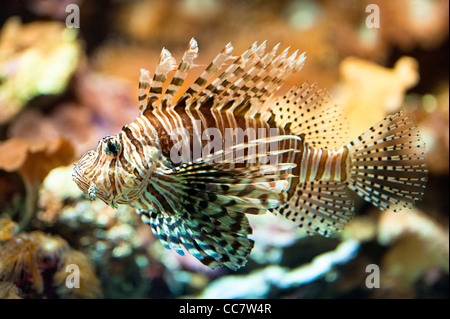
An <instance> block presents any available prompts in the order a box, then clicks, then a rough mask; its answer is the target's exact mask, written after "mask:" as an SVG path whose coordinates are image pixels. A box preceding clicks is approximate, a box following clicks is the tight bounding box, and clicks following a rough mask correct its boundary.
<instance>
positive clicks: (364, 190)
mask: <svg viewBox="0 0 450 319" xmlns="http://www.w3.org/2000/svg"><path fill="white" fill-rule="evenodd" d="M347 148H348V149H349V151H350V153H351V157H352V162H351V174H350V178H349V180H348V182H347V184H348V187H349V188H350V189H352V190H354V191H355V192H357V193H358V195H359V196H361V197H362V198H363V199H364V200H366V201H369V202H371V203H372V204H373V205H375V206H377V207H379V208H380V209H381V210H387V209H391V210H393V211H398V210H400V209H402V208H405V207H406V208H410V207H411V206H412V205H414V203H415V202H416V201H418V200H420V199H421V198H422V196H423V192H424V190H425V184H426V182H427V165H426V160H425V144H424V143H423V141H422V139H421V137H420V134H419V132H418V130H417V128H416V126H415V124H414V122H413V120H412V119H411V117H409V116H407V115H404V114H403V113H402V112H399V113H397V114H394V115H390V116H388V117H386V118H385V119H384V120H383V121H381V122H380V123H379V124H377V125H375V126H373V127H371V128H370V129H369V130H367V131H366V132H365V133H363V134H362V135H361V136H359V137H358V138H357V139H355V140H354V141H352V142H350V143H349V144H348V145H347Z"/></svg>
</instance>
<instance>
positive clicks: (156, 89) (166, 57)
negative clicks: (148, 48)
mask: <svg viewBox="0 0 450 319" xmlns="http://www.w3.org/2000/svg"><path fill="white" fill-rule="evenodd" d="M175 69H176V61H175V59H174V58H173V57H172V55H171V54H170V52H169V51H168V50H166V49H165V48H163V49H162V51H161V56H160V58H159V64H158V66H157V67H156V70H155V75H154V76H153V80H152V82H151V85H150V90H149V93H148V97H147V106H146V107H145V108H144V109H143V111H142V112H145V111H146V110H153V109H154V108H155V107H160V106H161V103H160V102H159V103H158V100H160V99H161V97H162V96H163V95H162V94H163V86H164V84H165V83H166V80H167V73H169V72H170V71H174V70H175Z"/></svg>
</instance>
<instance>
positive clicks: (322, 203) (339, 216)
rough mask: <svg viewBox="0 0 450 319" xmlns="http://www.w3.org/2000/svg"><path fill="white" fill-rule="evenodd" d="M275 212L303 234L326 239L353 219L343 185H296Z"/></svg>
mask: <svg viewBox="0 0 450 319" xmlns="http://www.w3.org/2000/svg"><path fill="white" fill-rule="evenodd" d="M278 212H279V213H280V214H281V215H283V216H284V217H285V218H287V219H289V220H290V221H293V222H294V223H296V224H297V225H298V226H299V227H300V228H301V229H304V230H305V231H306V233H307V234H310V235H312V234H315V233H318V234H320V235H323V236H330V235H331V234H332V233H333V232H336V231H341V230H342V229H343V228H344V226H345V225H346V224H347V223H348V222H349V221H350V219H351V218H352V217H353V201H352V199H351V197H350V195H349V193H348V192H347V190H346V186H345V184H344V183H341V182H334V181H313V182H306V183H303V184H299V185H297V188H296V189H295V193H294V195H293V196H292V197H291V199H290V200H289V201H288V202H287V204H285V205H284V206H282V207H279V208H278Z"/></svg>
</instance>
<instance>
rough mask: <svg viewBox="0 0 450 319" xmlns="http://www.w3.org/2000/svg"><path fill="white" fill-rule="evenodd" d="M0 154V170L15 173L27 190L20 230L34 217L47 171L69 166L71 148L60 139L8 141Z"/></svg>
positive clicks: (0, 149) (1, 146)
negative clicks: (38, 193) (40, 188)
mask: <svg viewBox="0 0 450 319" xmlns="http://www.w3.org/2000/svg"><path fill="white" fill-rule="evenodd" d="M0 154H2V156H1V157H0V169H3V170H5V171H7V172H14V171H17V172H18V173H19V174H20V176H21V177H22V179H23V181H24V184H25V188H26V190H27V203H26V208H25V211H24V213H23V216H22V219H21V222H20V228H24V227H25V226H26V225H27V224H28V223H29V221H30V219H31V218H32V216H33V214H34V211H35V208H36V201H37V192H38V187H39V185H40V184H41V183H42V181H43V180H44V178H45V176H47V174H48V172H50V170H51V169H53V168H55V167H57V166H60V165H67V164H69V162H70V161H71V160H72V158H73V147H72V145H71V144H70V143H69V142H68V141H67V140H64V139H62V138H59V139H56V140H52V141H41V142H32V141H27V140H22V139H10V140H7V141H6V142H4V143H2V144H0Z"/></svg>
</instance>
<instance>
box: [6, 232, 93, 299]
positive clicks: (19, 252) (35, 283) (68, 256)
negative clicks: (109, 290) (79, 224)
mask: <svg viewBox="0 0 450 319" xmlns="http://www.w3.org/2000/svg"><path fill="white" fill-rule="evenodd" d="M69 264H76V265H78V267H79V269H80V270H82V271H80V282H81V283H82V284H83V288H81V286H80V289H79V290H78V289H75V290H71V289H69V288H67V286H66V285H65V279H66V277H67V273H66V266H67V265H69ZM92 268H93V267H92V265H91V263H90V262H89V260H88V259H87V257H86V256H85V255H84V254H82V253H81V252H78V251H75V250H73V249H71V248H70V246H69V245H68V243H67V242H66V241H65V240H64V239H62V238H61V237H60V236H56V235H55V236H50V235H48V234H45V233H43V232H40V231H32V232H30V233H23V232H22V233H19V234H18V235H16V236H13V237H11V238H10V239H9V240H7V241H6V242H4V243H3V244H1V245H0V285H1V286H2V287H4V288H5V292H4V293H5V297H14V296H16V295H17V296H20V297H26V298H57V297H59V298H72V297H83V298H95V297H98V296H100V295H101V290H100V287H99V284H98V280H97V278H96V276H95V273H94V272H93V269H92ZM7 292H8V293H7Z"/></svg>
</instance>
